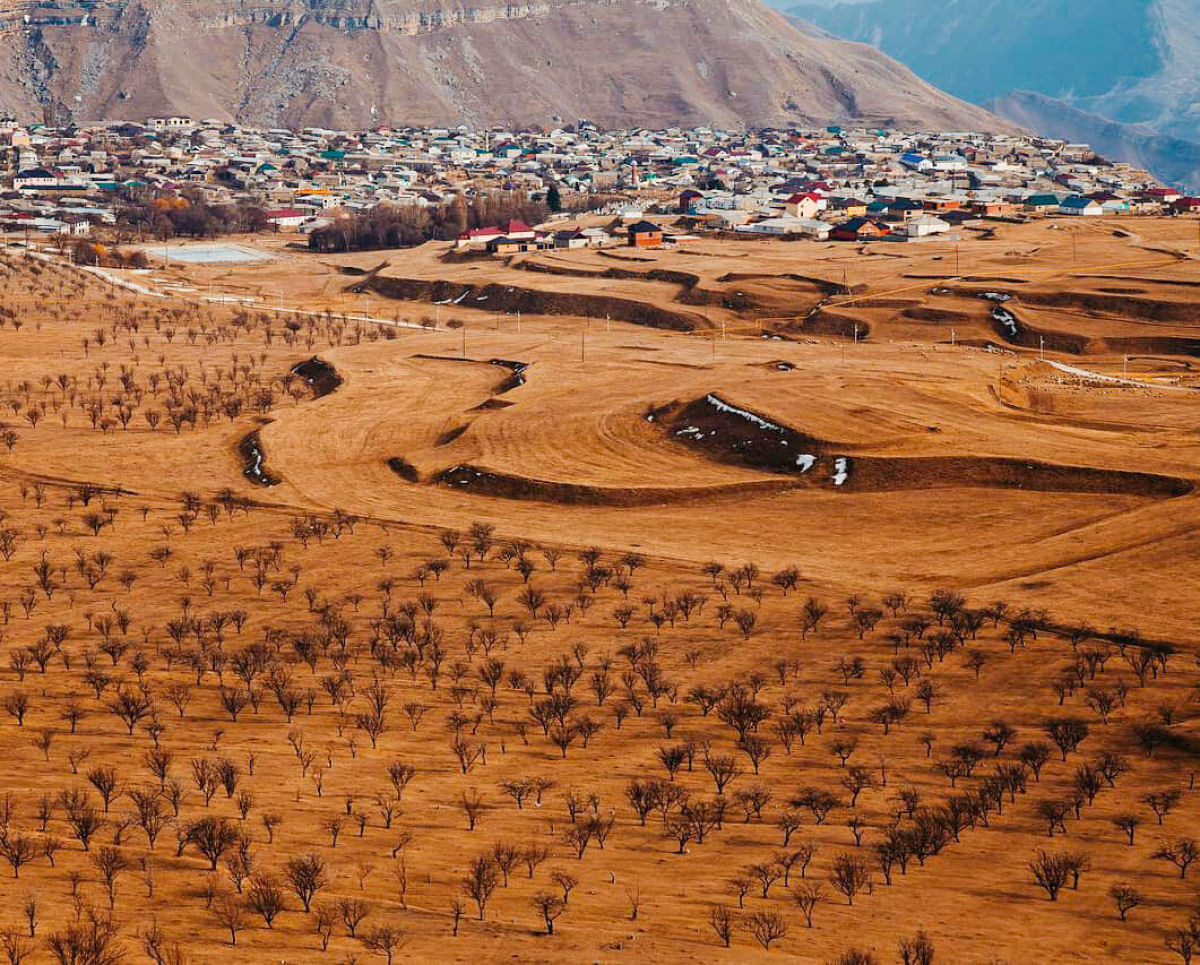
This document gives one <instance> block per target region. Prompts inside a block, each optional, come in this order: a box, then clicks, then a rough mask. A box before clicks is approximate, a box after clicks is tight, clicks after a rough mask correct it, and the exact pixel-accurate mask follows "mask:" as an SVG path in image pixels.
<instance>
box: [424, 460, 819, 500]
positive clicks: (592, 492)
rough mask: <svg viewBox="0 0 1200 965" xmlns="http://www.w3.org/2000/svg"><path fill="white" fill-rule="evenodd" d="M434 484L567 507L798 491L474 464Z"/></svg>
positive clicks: (770, 484)
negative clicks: (621, 482) (565, 478)
mask: <svg viewBox="0 0 1200 965" xmlns="http://www.w3.org/2000/svg"><path fill="white" fill-rule="evenodd" d="M432 482H434V483H435V484H437V485H441V486H445V487H447V488H450V489H455V490H458V491H459V492H467V493H471V494H473V495H476V496H491V497H494V498H497V499H520V500H533V501H536V502H544V503H557V504H560V505H564V506H617V507H632V506H660V505H665V504H675V503H685V502H699V501H703V500H710V499H719V498H723V497H730V496H745V495H750V494H754V495H770V494H771V493H777V492H783V491H785V490H787V489H792V488H795V486H796V485H797V484H796V483H794V482H791V481H789V480H786V479H781V480H777V481H766V480H764V481H763V482H748V483H730V484H728V485H722V486H678V487H667V486H645V487H642V486H636V487H616V486H587V485H583V484H580V483H566V482H556V481H553V480H547V479H533V478H530V477H528V476H518V475H515V474H513V473H504V472H497V471H495V470H492V469H484V468H482V467H480V466H472V465H459V466H451V467H450V468H448V469H444V470H442V471H441V472H439V473H437V474H436V475H435V476H434V477H433V479H432Z"/></svg>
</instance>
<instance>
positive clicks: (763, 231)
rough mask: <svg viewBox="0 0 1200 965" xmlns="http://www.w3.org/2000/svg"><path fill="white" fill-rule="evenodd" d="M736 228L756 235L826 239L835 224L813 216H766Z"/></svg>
mask: <svg viewBox="0 0 1200 965" xmlns="http://www.w3.org/2000/svg"><path fill="white" fill-rule="evenodd" d="M734 230H736V231H742V232H745V233H746V234H755V235H804V236H806V237H809V238H815V239H816V240H817V241H824V240H825V239H826V238H828V237H829V232H831V231H832V230H833V225H831V224H827V223H826V222H824V221H817V220H815V219H812V218H791V217H783V218H764V219H763V220H762V221H755V222H754V223H753V224H744V225H738V226H737V228H735V229H734Z"/></svg>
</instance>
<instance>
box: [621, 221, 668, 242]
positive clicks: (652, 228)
mask: <svg viewBox="0 0 1200 965" xmlns="http://www.w3.org/2000/svg"><path fill="white" fill-rule="evenodd" d="M628 231H629V244H630V246H631V247H633V248H658V247H660V246H661V245H662V243H663V232H662V228H660V227H659V226H658V225H656V224H651V223H650V222H649V221H639V222H637V223H636V224H631V225H630V226H629V229H628Z"/></svg>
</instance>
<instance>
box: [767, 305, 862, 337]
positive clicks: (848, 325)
mask: <svg viewBox="0 0 1200 965" xmlns="http://www.w3.org/2000/svg"><path fill="white" fill-rule="evenodd" d="M784 330H785V331H790V332H803V333H804V334H805V335H832V336H836V337H838V338H856V339H858V340H859V341H866V339H868V338H869V337H870V335H871V326H870V325H869V324H867V323H866V322H865V321H863V320H862V319H861V318H855V317H854V316H853V315H843V314H841V313H839V312H835V311H831V310H830V309H828V308H818V309H816V310H815V311H812V312H810V313H809V314H808V315H807V316H806V317H805V318H802V319H799V320H798V321H796V322H793V323H792V324H789V325H786V326H785V327H784Z"/></svg>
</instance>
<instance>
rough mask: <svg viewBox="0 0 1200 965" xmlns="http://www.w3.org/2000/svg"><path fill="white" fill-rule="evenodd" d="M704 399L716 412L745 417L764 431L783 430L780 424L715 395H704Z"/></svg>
mask: <svg viewBox="0 0 1200 965" xmlns="http://www.w3.org/2000/svg"><path fill="white" fill-rule="evenodd" d="M704 401H705V402H707V403H708V404H709V405H711V406H712V407H713V408H714V409H716V410H717V411H718V412H727V413H729V414H730V415H735V416H738V417H739V418H741V419H745V420H746V421H747V422H752V423H754V425H756V426H758V427H759V428H760V429H762V430H763V431H765V432H783V431H784V430H783V427H782V426H777V425H775V423H773V422H768V421H767V420H766V419H764V418H763V417H762V416H760V415H755V414H754V413H753V412H747V411H746V410H745V409H739V408H738V407H737V406H733V405H730V404H729V403H728V402H725V401H723V400H722V399H719V398H717V397H716V396H715V395H706V396H705V397H704Z"/></svg>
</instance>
